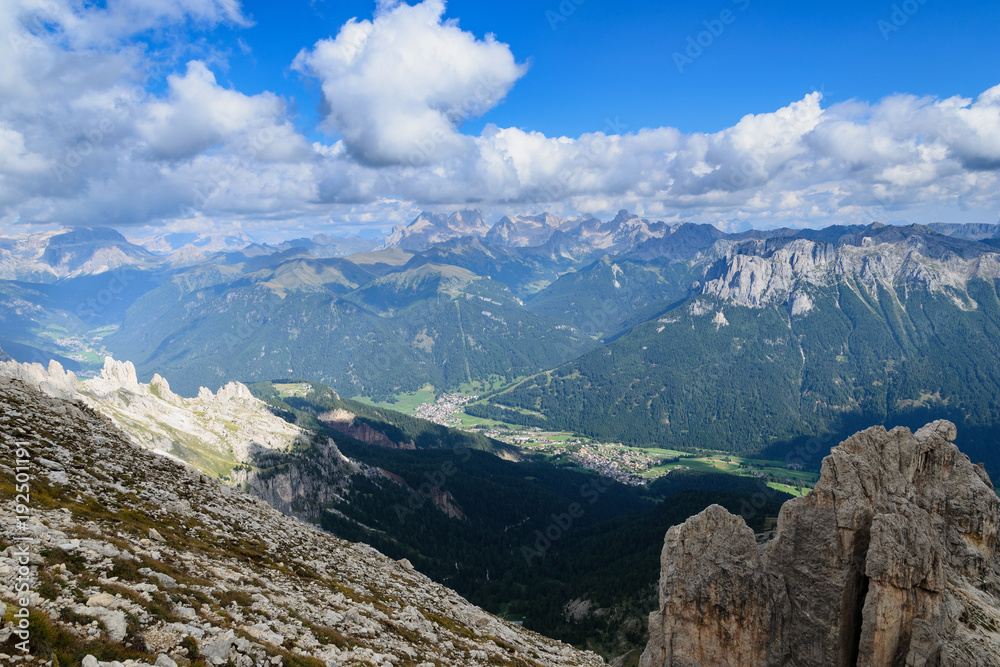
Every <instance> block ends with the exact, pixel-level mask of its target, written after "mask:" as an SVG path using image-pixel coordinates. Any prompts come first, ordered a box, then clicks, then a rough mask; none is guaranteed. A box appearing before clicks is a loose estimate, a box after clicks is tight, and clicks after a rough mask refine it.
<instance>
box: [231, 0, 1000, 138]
mask: <svg viewBox="0 0 1000 667" xmlns="http://www.w3.org/2000/svg"><path fill="white" fill-rule="evenodd" d="M894 4H895V5H896V6H897V7H898V6H900V3H892V2H872V1H871V0H868V1H863V2H862V1H858V0H845V1H843V2H835V3H834V2H829V3H815V2H801V1H795V0H772V1H767V0H739V1H738V2H733V1H732V0H717V1H715V2H676V1H675V2H607V1H605V0H584V1H583V2H582V4H579V5H576V4H575V2H573V0H566V2H564V3H562V6H563V7H572V8H573V10H572V12H568V11H565V10H563V11H561V10H560V6H561V5H560V2H558V1H556V0H552V1H549V2H545V1H542V2H537V1H536V2H531V1H525V0H515V1H511V2H504V3H492V2H477V1H474V0H472V1H470V0H451V1H450V2H449V3H448V9H447V13H446V15H445V16H446V17H447V18H451V19H457V20H458V21H459V22H460V25H461V27H462V28H463V29H465V30H469V31H471V32H473V33H474V34H476V35H477V36H479V37H482V36H483V35H485V34H486V33H489V32H492V33H495V34H496V36H497V38H498V39H499V40H501V41H503V42H506V43H507V44H509V45H510V47H511V50H512V51H513V53H514V55H515V56H516V57H517V58H518V59H519V60H522V61H525V60H530V63H531V68H530V70H529V72H528V74H527V75H526V76H525V77H524V78H523V79H522V80H521V81H519V82H518V84H517V85H516V86H515V87H514V88H513V90H512V91H511V92H510V93H509V94H508V96H507V99H506V100H505V101H504V102H503V104H501V105H500V106H499V107H497V108H496V109H494V110H492V111H491V112H490V113H489V114H488V115H487V117H486V118H485V119H483V120H480V121H479V122H470V123H468V125H467V126H466V128H465V129H466V130H467V131H471V132H478V131H479V130H480V129H481V127H482V125H483V123H484V122H485V121H486V120H489V121H491V122H494V123H496V124H498V125H501V126H516V127H521V128H524V129H530V130H538V131H541V132H544V133H545V134H547V135H550V136H557V135H568V136H578V135H580V134H582V133H584V132H592V131H596V130H601V129H603V127H604V125H605V119H607V118H612V119H613V118H621V119H622V122H623V123H626V124H628V125H629V127H630V128H631V129H638V128H640V127H658V126H661V125H670V126H673V127H677V128H678V129H680V130H682V131H685V132H695V131H697V132H715V131H718V130H721V129H724V128H726V127H729V126H730V125H733V124H734V123H736V122H737V121H738V120H739V119H740V118H741V117H743V116H744V115H746V114H748V113H765V112H768V111H773V110H774V109H777V108H779V107H782V106H784V105H786V104H788V103H789V102H791V101H793V100H796V99H801V97H802V96H803V95H805V94H806V93H809V92H811V91H812V90H814V89H818V90H822V91H824V93H825V94H824V99H825V101H827V102H833V101H843V100H845V99H848V98H860V99H863V100H869V101H875V100H878V99H880V98H882V97H884V96H886V95H889V94H892V93H900V92H903V93H912V94H915V95H934V96H942V97H949V96H951V95H964V96H970V97H974V96H976V95H978V94H979V93H981V92H982V91H984V90H986V89H987V88H990V87H991V86H994V85H996V84H997V83H1000V39H998V38H997V31H998V30H1000V3H997V2H991V1H986V0H983V1H979V2H943V1H942V0H927V2H926V3H925V4H919V3H915V4H916V6H917V7H919V9H918V10H917V11H916V12H915V13H913V14H912V15H907V14H905V13H904V14H903V15H904V16H906V18H907V21H906V23H904V24H903V25H901V26H899V29H898V30H889V31H887V34H888V35H889V39H885V38H884V36H883V30H882V28H881V27H880V26H879V21H885V22H886V23H887V24H889V25H892V18H893V11H894V10H893V5H894ZM244 7H245V9H246V12H247V14H249V15H250V16H251V17H252V18H253V19H254V21H255V22H256V25H255V26H253V27H251V28H249V29H245V30H237V31H225V32H224V34H223V35H220V37H221V39H220V40H219V41H220V42H222V43H225V44H226V48H228V49H229V50H230V51H231V52H232V55H231V56H230V70H229V72H228V73H227V74H226V78H227V80H228V81H231V82H232V84H233V85H234V86H235V87H237V88H239V89H240V90H243V91H247V92H250V91H258V92H259V91H262V90H274V91H277V92H281V93H282V94H284V95H287V96H289V97H294V98H296V100H297V101H299V109H298V111H299V113H300V114H301V115H302V127H303V130H305V131H311V130H312V129H313V128H314V127H315V122H316V120H317V116H316V113H315V107H316V106H317V105H318V103H319V91H318V89H317V87H316V86H309V85H306V84H307V83H308V82H306V81H304V80H303V78H302V77H300V76H297V75H295V74H294V73H290V72H289V65H290V63H291V61H292V60H293V59H294V57H295V55H296V54H297V53H298V52H299V50H301V49H302V48H303V47H304V46H306V45H309V44H312V43H314V42H315V41H316V40H318V39H321V38H324V37H330V36H334V35H336V33H337V31H338V30H339V29H340V26H342V25H343V24H344V22H345V21H347V20H348V19H350V18H352V17H360V18H366V17H370V16H371V14H372V11H373V9H374V3H373V2H365V1H362V2H359V1H352V2H334V1H332V0H325V1H324V0H317V1H316V2H308V1H306V0H292V1H291V2H282V3H273V2H261V1H254V2H246V3H244ZM743 8H745V9H743ZM727 9H728V10H730V11H732V12H733V14H734V15H735V16H736V19H735V20H734V22H733V23H731V24H730V25H727V26H725V30H724V31H723V32H722V33H721V34H720V35H719V36H718V37H717V38H715V39H714V40H713V42H712V44H711V45H710V46H709V47H708V48H706V49H704V53H703V54H702V55H701V56H700V57H699V58H698V59H697V60H695V61H694V62H693V63H692V64H690V65H686V66H685V67H684V71H682V72H679V71H678V68H677V66H676V65H675V62H674V58H673V54H674V53H675V52H680V53H682V54H683V52H684V51H685V49H686V47H687V46H688V42H687V39H688V37H697V35H698V33H699V32H702V31H705V30H706V27H705V25H704V22H705V21H710V22H711V21H713V20H717V19H718V17H719V14H720V13H721V12H722V11H724V10H727ZM553 26H554V27H553ZM893 27H895V26H893ZM713 37H714V36H713ZM236 39H242V40H243V41H244V43H246V44H247V45H249V46H250V47H251V48H252V54H251V55H249V56H244V55H242V54H241V53H240V51H239V47H238V46H237V44H236Z"/></svg>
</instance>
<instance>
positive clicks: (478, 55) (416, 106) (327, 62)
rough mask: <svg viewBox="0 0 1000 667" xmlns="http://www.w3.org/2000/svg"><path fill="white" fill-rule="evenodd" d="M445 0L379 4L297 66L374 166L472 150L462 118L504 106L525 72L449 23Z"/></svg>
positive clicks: (488, 40)
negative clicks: (313, 82)
mask: <svg viewBox="0 0 1000 667" xmlns="http://www.w3.org/2000/svg"><path fill="white" fill-rule="evenodd" d="M444 10H445V3H444V1H443V0H425V1H424V2H422V3H420V4H417V5H413V6H411V5H408V4H405V3H404V4H399V3H396V2H380V3H379V11H378V12H377V13H376V16H375V18H374V19H372V20H370V21H369V20H365V21H357V20H351V21H349V22H347V23H346V24H345V25H344V26H343V27H342V28H341V30H340V32H339V33H338V35H337V37H336V38H334V39H324V40H320V41H319V42H317V43H316V45H315V46H314V47H313V48H312V50H303V51H302V52H300V53H299V55H298V56H297V57H296V59H295V63H294V67H295V68H296V69H297V70H299V71H300V72H303V73H307V74H311V75H313V76H316V77H317V78H319V79H320V81H321V82H322V86H323V96H324V99H325V102H326V104H327V106H328V109H329V113H328V116H327V124H328V126H329V128H331V129H333V130H334V131H336V132H338V133H340V134H341V135H342V136H343V139H344V143H345V145H346V146H347V148H348V150H349V151H350V152H351V154H352V155H353V156H354V157H355V158H357V159H359V160H362V161H364V162H367V163H371V164H382V165H388V164H423V163H429V162H435V161H437V160H439V159H442V158H444V157H448V156H450V155H453V154H454V153H456V152H457V151H460V150H462V148H463V147H464V146H466V145H467V144H468V142H467V140H466V138H465V137H463V136H462V135H460V134H459V133H458V127H459V126H460V125H461V123H462V121H464V120H466V119H469V118H473V117H476V116H479V115H481V114H483V113H485V112H486V111H488V110H490V109H492V108H493V107H495V106H496V105H497V104H498V103H499V102H500V101H501V100H502V99H503V98H504V96H505V95H506V94H507V92H508V91H509V90H510V88H511V86H513V85H514V82H515V81H517V80H518V79H519V78H520V77H521V76H523V75H524V73H525V70H526V68H525V66H524V65H521V64H518V63H517V61H516V60H515V59H514V55H513V54H512V53H511V51H510V48H509V47H508V46H507V45H506V44H503V43H501V42H498V41H497V40H496V39H495V38H494V37H493V35H487V36H486V37H485V39H482V40H479V39H477V38H476V37H475V36H474V35H472V34H471V33H468V32H463V31H462V30H461V29H460V28H459V27H458V24H457V23H456V22H454V21H444V20H443V19H442V16H443V14H444Z"/></svg>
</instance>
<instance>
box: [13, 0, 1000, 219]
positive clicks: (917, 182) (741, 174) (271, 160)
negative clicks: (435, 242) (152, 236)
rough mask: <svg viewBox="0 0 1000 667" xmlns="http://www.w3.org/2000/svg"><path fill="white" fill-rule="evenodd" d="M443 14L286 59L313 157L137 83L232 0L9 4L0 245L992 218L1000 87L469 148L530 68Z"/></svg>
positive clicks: (177, 76)
mask: <svg viewBox="0 0 1000 667" xmlns="http://www.w3.org/2000/svg"><path fill="white" fill-rule="evenodd" d="M443 13H444V4H443V2H441V1H440V0H426V1H425V2H422V3H420V4H416V5H412V6H411V5H409V4H405V3H401V2H398V0H397V1H392V0H386V1H383V2H379V3H378V9H377V10H376V14H375V16H374V17H373V18H371V19H368V20H360V21H359V20H352V21H349V22H348V23H346V24H345V25H344V26H343V28H342V29H341V30H340V31H339V33H338V34H337V36H336V37H335V38H332V39H327V40H321V41H319V42H317V43H316V44H315V45H313V46H312V47H310V48H307V49H305V50H303V51H301V52H300V53H299V55H298V57H296V58H295V61H294V63H293V66H294V67H295V68H296V69H297V70H298V71H300V72H302V73H304V74H306V75H307V76H310V77H316V78H317V79H318V80H319V81H320V83H321V85H322V89H323V94H324V99H325V103H326V108H327V110H328V113H327V114H326V116H325V121H324V122H325V126H326V129H328V130H329V131H331V132H334V133H335V135H336V136H335V137H333V138H332V139H330V140H328V141H326V142H319V141H314V142H312V143H310V142H309V141H307V140H306V139H305V138H304V137H303V136H302V134H301V133H300V132H299V131H298V130H297V129H296V127H295V125H294V123H293V120H294V119H293V118H292V117H291V116H290V113H289V108H290V106H291V104H290V103H289V101H287V100H285V99H283V98H282V97H280V96H279V95H276V94H273V93H270V92H264V93H260V94H253V95H250V94H246V93H244V92H242V91H240V90H236V89H232V88H229V87H225V86H223V85H221V84H220V83H219V81H218V80H217V79H216V75H215V74H214V73H213V71H212V68H211V67H210V66H209V65H208V64H206V62H204V61H201V60H191V61H189V62H184V61H179V62H175V63H167V71H166V72H165V73H164V74H165V76H164V79H165V81H160V80H156V79H150V71H151V69H150V68H151V66H152V65H151V60H152V59H151V57H150V55H149V54H148V53H146V49H145V47H144V44H143V42H142V39H140V38H139V37H136V34H137V33H138V32H143V31H147V30H150V29H154V30H159V29H170V28H176V27H178V26H183V25H188V24H191V23H194V24H197V25H198V26H199V27H211V26H214V25H217V24H226V25H229V26H233V27H236V28H239V27H240V26H245V25H248V24H249V23H250V19H249V18H248V17H247V15H246V14H245V12H244V11H243V10H242V8H241V6H240V5H239V3H238V2H236V0H120V1H119V2H115V3H108V4H107V5H106V6H100V5H96V4H82V3H77V2H70V1H69V0H10V1H9V2H2V3H0V34H6V35H8V36H9V39H0V60H2V62H3V63H4V67H2V68H0V229H6V228H8V227H10V226H11V225H13V224H14V223H21V224H25V223H38V224H60V223H61V224H73V225H97V224H109V223H113V224H118V225H128V224H151V225H157V224H165V225H170V224H174V223H177V221H181V222H182V223H183V224H196V223H195V222H192V221H207V220H211V221H214V222H216V223H219V224H234V223H237V222H238V223H240V224H244V225H245V226H246V227H247V228H249V227H252V226H253V225H255V224H266V225H267V226H268V227H269V228H272V229H273V228H275V227H276V226H288V227H289V228H298V227H302V226H308V225H309V224H315V225H328V224H329V220H331V219H336V220H342V221H347V222H349V223H350V224H351V225H352V229H356V228H357V226H358V225H364V224H372V225H375V226H380V227H385V226H387V225H389V224H393V223H397V222H402V221H406V218H408V217H412V213H413V211H414V209H415V208H417V209H419V208H442V209H444V208H448V207H459V206H469V205H472V206H480V207H484V208H488V209H491V210H492V211H494V212H497V213H499V212H500V211H504V212H539V211H541V210H551V211H553V212H555V213H563V214H571V213H581V212H589V213H595V214H599V215H600V214H607V213H609V212H612V213H613V212H614V211H615V210H617V209H618V208H622V207H627V208H631V209H633V210H638V211H639V212H641V213H643V214H644V215H647V216H652V217H658V218H661V219H666V220H680V219H692V220H697V221H700V222H712V223H715V224H718V225H720V226H724V227H725V226H745V225H747V224H755V225H759V226H775V225H823V224H830V223H834V222H868V221H871V220H872V219H883V220H887V221H892V220H904V219H908V220H911V221H924V222H926V221H929V220H930V219H933V218H937V219H954V217H953V216H955V215H956V214H964V212H967V211H972V212H973V214H970V215H975V216H976V217H978V219H980V220H981V219H983V218H984V217H987V218H992V217H994V216H995V215H996V211H997V209H998V208H1000V178H998V176H1000V86H997V87H994V88H991V89H990V90H987V91H985V92H983V93H982V94H980V95H978V96H977V97H975V98H965V97H947V98H933V97H917V96H913V95H906V94H898V95H892V96H889V97H886V98H884V99H882V100H877V101H858V100H851V101H846V102H840V103H837V104H829V102H828V101H827V100H824V99H823V98H822V96H821V95H820V94H819V93H810V94H808V95H804V96H803V97H802V98H801V99H799V100H794V101H790V103H789V104H787V105H785V106H784V107H782V108H780V109H776V110H774V111H772V112H769V113H762V114H756V115H748V116H746V117H744V118H742V119H741V120H740V121H739V122H738V123H736V124H735V125H733V126H732V127H729V128H724V129H721V130H720V131H718V132H714V133H690V134H688V133H683V132H680V131H679V130H677V129H675V128H671V127H657V128H646V129H639V130H637V131H634V132H624V131H622V129H621V128H620V127H617V126H616V125H615V124H613V123H612V124H609V125H608V126H607V127H604V128H602V129H601V130H600V131H595V132H590V133H587V134H584V135H581V136H577V137H565V136H558V137H553V136H546V135H545V134H543V133H540V132H534V131H529V130H525V129H521V128H517V127H498V126H496V125H494V124H488V125H487V126H486V127H485V129H484V130H483V131H482V132H481V133H479V134H478V135H471V134H468V133H463V132H462V123H463V121H465V120H466V119H469V118H472V117H475V116H478V115H481V114H483V113H486V112H488V111H489V110H490V109H492V108H494V107H495V106H496V105H497V104H499V103H500V102H501V101H502V100H503V98H504V96H505V95H506V94H507V93H508V91H509V90H510V89H511V87H512V86H513V85H514V84H515V82H516V81H517V80H518V79H519V78H520V77H521V76H523V75H525V66H524V65H523V64H521V63H519V62H518V60H517V59H516V58H515V56H514V55H513V54H512V53H511V50H510V48H509V47H508V46H506V45H505V44H502V43H500V42H499V41H497V40H496V39H495V38H493V37H492V36H486V37H484V38H478V37H476V36H474V35H472V34H470V33H468V32H465V31H462V30H461V29H460V27H459V26H458V24H457V23H455V22H453V21H447V20H444V19H443ZM164 84H165V85H164ZM152 91H155V92H152ZM824 105H825V106H824ZM967 219H968V218H967ZM276 220H282V221H284V222H281V223H280V224H279V223H275V222H274V221H276ZM310 221H312V223H310Z"/></svg>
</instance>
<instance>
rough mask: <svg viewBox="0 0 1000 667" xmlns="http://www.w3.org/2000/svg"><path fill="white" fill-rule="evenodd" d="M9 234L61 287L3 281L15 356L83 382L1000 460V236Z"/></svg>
mask: <svg viewBox="0 0 1000 667" xmlns="http://www.w3.org/2000/svg"><path fill="white" fill-rule="evenodd" d="M190 241H191V239H189V238H179V239H173V242H175V243H181V242H190ZM157 242H158V243H159V242H166V240H165V239H159V240H158V241H157ZM227 242H228V241H227ZM17 243H20V244H21V245H20V246H18V245H17ZM336 243H347V244H348V245H349V242H348V241H337V242H336ZM5 244H6V245H5V246H4V247H6V248H9V247H13V246H17V247H20V248H22V250H23V248H27V247H29V246H30V247H31V248H33V250H32V251H31V252H30V253H27V251H26V250H23V252H22V255H21V256H22V258H23V257H24V256H27V255H25V253H27V254H28V255H31V257H32V258H33V259H32V260H31V262H28V263H24V262H22V264H20V265H19V266H22V267H28V268H23V275H22V277H26V276H27V275H28V274H29V273H32V272H34V274H33V275H37V276H42V277H39V278H37V279H36V281H35V282H25V281H23V280H22V281H15V280H7V281H2V282H0V303H2V305H3V308H2V309H0V317H2V318H3V325H4V326H3V329H2V332H0V346H2V347H3V348H4V349H6V350H7V351H8V352H9V353H11V354H12V355H13V356H14V357H15V358H17V359H19V360H22V361H42V362H43V363H47V361H48V359H49V358H56V359H57V360H59V361H60V363H62V364H63V365H64V366H65V367H66V368H69V369H73V370H76V371H79V372H81V373H85V374H86V373H87V372H96V371H97V370H99V368H100V363H101V359H103V356H104V355H106V354H109V353H110V354H113V355H114V356H116V357H117V358H120V359H128V360H131V361H133V362H134V363H135V366H136V369H137V372H138V374H139V375H140V376H142V377H144V378H149V377H151V376H152V375H153V373H160V374H162V375H164V376H168V377H170V378H171V382H172V383H173V386H174V388H175V390H176V391H178V392H179V393H180V394H182V395H192V394H193V393H195V392H197V390H198V387H200V386H209V387H220V386H223V385H225V384H226V383H227V382H229V381H231V380H234V379H239V380H243V381H246V382H257V381H264V380H270V379H274V378H278V377H301V378H305V379H310V380H315V381H317V382H322V383H325V384H327V385H329V386H331V387H332V388H333V389H334V390H335V391H337V392H338V393H340V394H342V395H346V396H352V397H357V396H367V397H370V398H374V399H378V400H384V399H389V398H392V397H395V396H398V395H400V394H401V393H405V392H412V391H416V390H419V389H421V388H422V387H424V386H427V385H430V386H432V387H434V388H435V390H436V391H439V392H441V391H451V390H464V391H469V392H474V393H477V394H479V395H480V397H481V399H480V400H479V401H478V402H475V403H473V404H472V405H471V406H469V407H468V408H467V411H468V412H469V413H470V414H474V415H477V416H479V417H488V418H492V419H498V420H501V421H506V422H510V423H517V424H524V425H529V426H543V427H546V428H553V429H558V430H567V431H572V432H578V433H582V434H585V435H588V436H593V437H598V438H602V439H605V440H612V441H621V442H628V443H631V444H639V445H646V444H654V443H656V444H660V445H666V446H670V447H674V448H684V447H690V446H695V445H700V446H711V447H716V448H722V449H727V450H730V451H734V452H740V453H760V452H768V454H769V455H775V456H794V457H797V458H802V459H808V460H810V461H811V462H812V463H814V464H815V463H818V460H815V459H814V458H810V457H814V456H816V455H817V454H816V452H815V451H813V450H815V449H816V448H815V447H808V448H807V449H809V450H810V451H806V450H805V449H803V447H804V446H805V445H803V443H804V442H808V439H809V438H811V437H816V436H823V437H831V438H832V437H841V436H844V435H846V434H848V433H850V432H853V430H856V429H857V428H859V427H861V426H864V425H868V424H870V423H883V424H886V425H889V426H892V425H895V424H908V425H917V424H919V423H924V422H926V421H927V420H929V419H931V418H936V417H942V418H944V417H947V418H949V419H952V420H953V421H955V422H956V423H957V424H959V426H960V428H962V429H963V432H964V433H967V434H969V436H970V438H971V440H972V443H971V444H970V452H971V453H973V454H974V455H975V456H979V457H981V458H982V460H983V461H984V462H986V463H987V467H988V469H989V470H990V471H991V473H995V472H996V471H997V463H1000V458H998V457H997V455H996V454H995V453H994V452H993V451H992V450H993V447H992V446H991V445H990V444H989V443H990V442H991V438H993V437H994V435H995V428H996V427H997V425H998V424H1000V405H998V403H997V401H996V400H995V398H994V397H995V396H997V395H998V391H997V389H998V385H1000V365H998V362H997V361H996V359H997V358H998V355H997V354H995V351H996V350H995V348H996V340H997V335H996V334H997V327H998V326H1000V320H998V312H1000V309H998V306H997V303H998V302H997V281H998V279H1000V263H998V252H1000V226H997V225H954V224H944V223H942V224H937V225H931V226H919V225H912V226H908V227H900V226H891V225H880V224H878V223H874V224H871V225H866V226H839V227H829V228H826V229H819V230H808V229H771V230H749V231H744V232H739V233H724V232H722V231H720V230H718V229H716V228H714V227H711V226H709V225H698V224H692V223H666V222H662V221H656V220H647V219H644V218H642V217H640V216H636V215H632V214H629V213H628V212H626V211H620V212H619V213H618V214H617V215H616V216H615V217H614V218H612V219H611V220H607V221H602V220H599V219H597V218H593V217H583V218H571V219H562V218H558V217H556V216H553V215H550V214H541V215H531V216H507V217H504V218H502V219H500V220H498V221H497V222H496V223H495V224H493V225H489V224H488V223H487V222H486V221H485V218H484V217H483V215H482V214H481V213H480V212H478V211H459V212H456V213H452V214H448V215H446V214H434V213H422V214H420V215H419V216H418V217H417V218H416V219H415V220H414V221H413V222H412V223H411V224H410V225H408V226H406V227H399V228H396V229H395V230H393V232H392V234H390V235H389V236H388V237H387V238H386V239H385V241H384V242H383V243H382V245H381V247H380V249H370V248H369V249H365V250H364V251H362V252H355V253H353V254H350V255H346V256H340V257H330V256H329V255H330V254H333V253H331V252H330V251H329V250H330V248H331V247H332V246H333V245H336V244H332V245H331V242H330V240H329V239H322V238H318V237H317V238H314V239H312V240H309V241H308V242H305V241H301V240H300V241H290V242H287V243H283V244H278V245H274V246H265V245H259V244H250V245H246V246H245V247H243V248H241V249H239V250H233V249H232V248H231V247H224V246H223V249H221V250H219V251H218V252H211V253H208V252H206V253H205V254H203V255H202V258H201V259H200V260H198V261H193V262H191V263H185V264H177V263H171V262H170V261H169V256H167V257H164V256H163V255H154V254H152V253H151V252H150V251H148V250H146V249H144V248H141V247H140V246H137V245H134V244H131V243H129V242H128V241H125V240H124V239H123V238H121V237H120V235H116V233H113V232H112V233H109V232H106V231H101V230H96V231H90V232H84V231H80V230H77V231H74V232H69V233H66V234H61V235H54V236H50V237H48V240H47V241H46V240H45V239H34V240H32V241H31V242H30V243H29V242H28V241H25V240H23V239H22V240H21V241H18V242H16V243H15V242H14V241H11V240H8V241H5ZM12 244H13V246H12ZM206 247H212V246H211V244H210V243H206ZM8 252H9V251H8ZM151 258H152V259H151ZM154 260H155V262H154ZM32 262H33V263H32ZM150 262H154V263H153V264H150ZM112 266H114V267H115V269H114V270H113V271H102V272H100V273H97V274H93V275H89V274H90V273H91V272H92V271H93V270H97V269H103V268H110V267H112ZM119 283H120V284H119ZM74 346H75V349H74Z"/></svg>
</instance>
